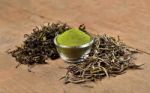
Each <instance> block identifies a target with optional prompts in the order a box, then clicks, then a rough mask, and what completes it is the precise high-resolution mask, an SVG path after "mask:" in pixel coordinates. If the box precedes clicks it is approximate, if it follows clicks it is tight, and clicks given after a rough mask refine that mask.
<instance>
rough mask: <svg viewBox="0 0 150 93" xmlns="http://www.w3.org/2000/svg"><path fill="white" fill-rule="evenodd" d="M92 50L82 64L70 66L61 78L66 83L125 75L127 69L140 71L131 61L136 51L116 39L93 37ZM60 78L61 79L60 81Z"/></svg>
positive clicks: (138, 66)
mask: <svg viewBox="0 0 150 93" xmlns="http://www.w3.org/2000/svg"><path fill="white" fill-rule="evenodd" d="M94 38H95V39H94V44H93V47H92V50H91V52H90V54H89V55H86V56H88V57H87V58H86V59H85V61H84V62H81V63H77V64H71V65H69V66H68V67H67V72H66V75H65V76H64V77H62V78H63V79H64V81H65V84H67V83H75V84H78V83H83V82H87V81H95V80H97V79H102V78H104V77H106V76H107V77H109V76H116V75H120V74H123V73H125V71H126V70H127V69H140V67H141V65H136V64H135V63H134V62H133V60H134V59H135V57H134V54H136V53H139V51H138V50H136V49H133V48H131V47H128V46H127V45H125V44H124V43H123V42H122V41H121V40H120V39H119V37H118V39H115V38H114V37H111V36H107V35H97V36H94ZM62 78H61V79H62Z"/></svg>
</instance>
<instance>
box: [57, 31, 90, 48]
mask: <svg viewBox="0 0 150 93" xmlns="http://www.w3.org/2000/svg"><path fill="white" fill-rule="evenodd" d="M90 40H91V37H90V36H89V35H88V34H86V33H84V32H83V31H81V30H79V29H74V28H73V29H70V30H67V31H65V32H64V33H62V34H61V35H59V36H58V38H57V42H58V43H59V44H60V45H65V46H79V45H83V44H86V43H88V42H90Z"/></svg>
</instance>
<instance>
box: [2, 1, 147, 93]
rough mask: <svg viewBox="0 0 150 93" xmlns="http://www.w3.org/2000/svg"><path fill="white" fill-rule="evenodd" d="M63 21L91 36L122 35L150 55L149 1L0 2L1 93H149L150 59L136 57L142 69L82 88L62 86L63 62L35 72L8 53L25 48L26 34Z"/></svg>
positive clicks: (142, 55)
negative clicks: (84, 27) (41, 26)
mask: <svg viewBox="0 0 150 93" xmlns="http://www.w3.org/2000/svg"><path fill="white" fill-rule="evenodd" d="M57 20H61V21H63V22H67V23H68V24H70V25H72V26H74V27H77V26H78V25H79V24H82V23H84V24H85V25H86V26H87V29H88V31H89V32H91V33H94V34H103V33H106V34H108V35H111V36H115V37H116V36H117V35H120V36H121V38H122V40H123V41H125V42H126V43H127V44H128V45H130V46H133V47H135V48H139V49H141V50H144V51H147V52H150V1H149V0H0V93H150V56H148V55H146V54H140V55H137V60H136V61H135V62H136V63H137V64H141V63H145V65H144V67H143V68H144V69H143V70H129V71H127V73H125V74H123V75H120V76H117V77H115V78H114V77H111V78H105V79H103V80H102V81H97V82H95V83H88V85H91V86H93V88H87V87H83V85H74V84H68V85H64V84H63V81H60V80H59V78H60V77H62V76H63V75H64V74H65V69H62V67H66V66H67V64H65V63H64V62H63V61H62V60H61V59H58V60H56V61H51V60H50V61H48V62H49V64H48V65H38V66H36V67H34V68H33V71H34V73H29V72H27V67H26V66H24V65H22V66H20V68H18V69H15V66H16V62H15V60H14V58H12V57H11V56H9V55H7V54H6V53H5V51H6V50H7V49H9V48H14V47H15V45H21V43H22V40H24V38H23V35H24V34H25V33H31V31H32V28H33V27H34V26H36V25H41V24H44V23H46V22H56V21H57Z"/></svg>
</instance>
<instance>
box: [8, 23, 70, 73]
mask: <svg viewBox="0 0 150 93" xmlns="http://www.w3.org/2000/svg"><path fill="white" fill-rule="evenodd" d="M70 28H71V27H70V26H68V25H67V24H65V23H61V22H59V23H52V24H48V25H43V26H41V28H40V27H36V28H34V29H33V32H32V33H31V34H25V35H24V37H25V38H26V39H25V41H24V43H23V45H22V46H19V47H16V49H15V50H12V51H8V53H9V54H11V55H12V57H15V59H16V61H17V62H19V64H18V65H17V66H16V67H18V66H19V65H20V64H27V65H28V66H29V67H30V65H34V64H45V63H46V62H45V60H46V59H48V58H51V59H52V60H53V59H57V58H59V54H58V52H57V50H56V46H55V44H54V42H53V39H54V38H55V36H56V35H58V34H60V33H62V32H64V31H66V30H69V29H70ZM29 71H30V70H29Z"/></svg>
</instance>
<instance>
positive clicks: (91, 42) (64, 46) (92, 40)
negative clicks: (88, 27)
mask: <svg viewBox="0 0 150 93" xmlns="http://www.w3.org/2000/svg"><path fill="white" fill-rule="evenodd" d="M58 36H59V35H57V36H56V37H55V38H54V44H55V45H56V46H58V47H62V48H85V47H88V46H90V45H92V44H93V42H94V39H93V37H92V36H91V35H89V36H90V37H91V41H90V42H88V43H85V44H83V45H80V46H66V45H60V44H58V43H57V38H58Z"/></svg>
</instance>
